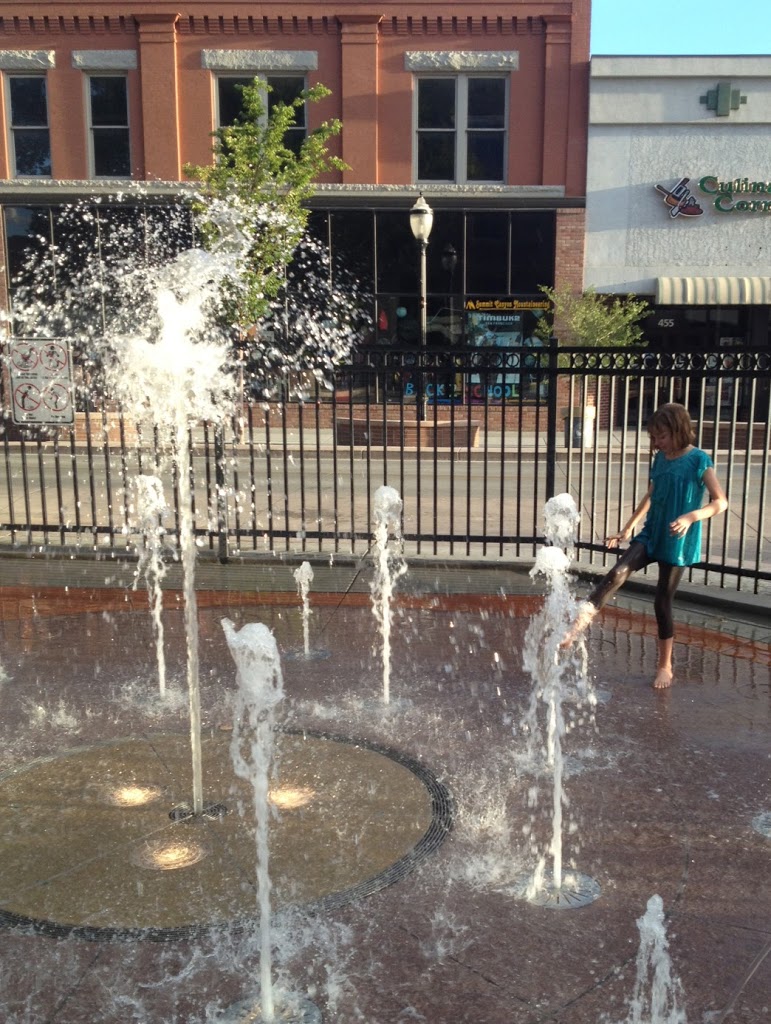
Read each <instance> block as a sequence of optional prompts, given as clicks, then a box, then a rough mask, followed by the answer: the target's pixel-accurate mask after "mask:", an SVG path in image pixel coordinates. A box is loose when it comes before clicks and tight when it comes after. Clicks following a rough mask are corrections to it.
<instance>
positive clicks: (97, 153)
mask: <svg viewBox="0 0 771 1024" xmlns="http://www.w3.org/2000/svg"><path fill="white" fill-rule="evenodd" d="M94 174H95V175H96V176H97V177H100V178H128V177H129V176H130V175H131V156H130V152H129V133H128V128H98V129H95V130H94Z"/></svg>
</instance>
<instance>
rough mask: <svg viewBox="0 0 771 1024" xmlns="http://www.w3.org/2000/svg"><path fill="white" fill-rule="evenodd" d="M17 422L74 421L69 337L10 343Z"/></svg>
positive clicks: (9, 364) (9, 354) (9, 361)
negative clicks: (66, 338) (67, 339)
mask: <svg viewBox="0 0 771 1024" xmlns="http://www.w3.org/2000/svg"><path fill="white" fill-rule="evenodd" d="M8 368H9V371H10V384H11V396H12V405H13V422H14V423H72V422H73V421H74V419H75V416H74V410H73V405H72V357H71V352H70V345H69V342H68V341H66V340H59V339H56V340H53V341H51V340H40V341H37V340H34V341H29V340H26V339H24V340H22V339H16V340H14V341H12V342H11V343H10V345H9V347H8Z"/></svg>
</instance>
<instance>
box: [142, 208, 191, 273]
mask: <svg viewBox="0 0 771 1024" xmlns="http://www.w3.org/2000/svg"><path fill="white" fill-rule="evenodd" d="M145 229H146V234H145V239H146V243H147V259H148V262H149V263H164V262H166V261H167V260H170V259H173V257H175V256H177V255H178V254H179V253H180V252H182V250H183V249H190V248H192V247H193V246H194V245H195V244H196V242H195V234H194V225H193V215H192V212H191V211H190V209H189V208H188V207H186V206H182V205H176V204H172V205H169V206H149V207H147V209H146V211H145Z"/></svg>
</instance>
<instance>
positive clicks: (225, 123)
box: [217, 78, 254, 128]
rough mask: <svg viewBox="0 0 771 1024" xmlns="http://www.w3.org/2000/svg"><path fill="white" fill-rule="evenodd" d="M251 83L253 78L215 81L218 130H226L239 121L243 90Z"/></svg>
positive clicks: (219, 79)
mask: <svg viewBox="0 0 771 1024" xmlns="http://www.w3.org/2000/svg"><path fill="white" fill-rule="evenodd" d="M253 81H254V79H253V78H218V79H217V97H218V100H219V125H220V128H227V127H229V126H230V125H231V124H235V123H236V121H237V120H238V119H239V117H240V116H241V111H242V109H243V103H244V98H243V88H244V86H245V85H251V83H252V82H253Z"/></svg>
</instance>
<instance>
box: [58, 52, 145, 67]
mask: <svg viewBox="0 0 771 1024" xmlns="http://www.w3.org/2000/svg"><path fill="white" fill-rule="evenodd" d="M72 66H73V67H74V68H75V69H76V70H78V71H136V70H137V66H138V65H137V52H136V50H73V51H72Z"/></svg>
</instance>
